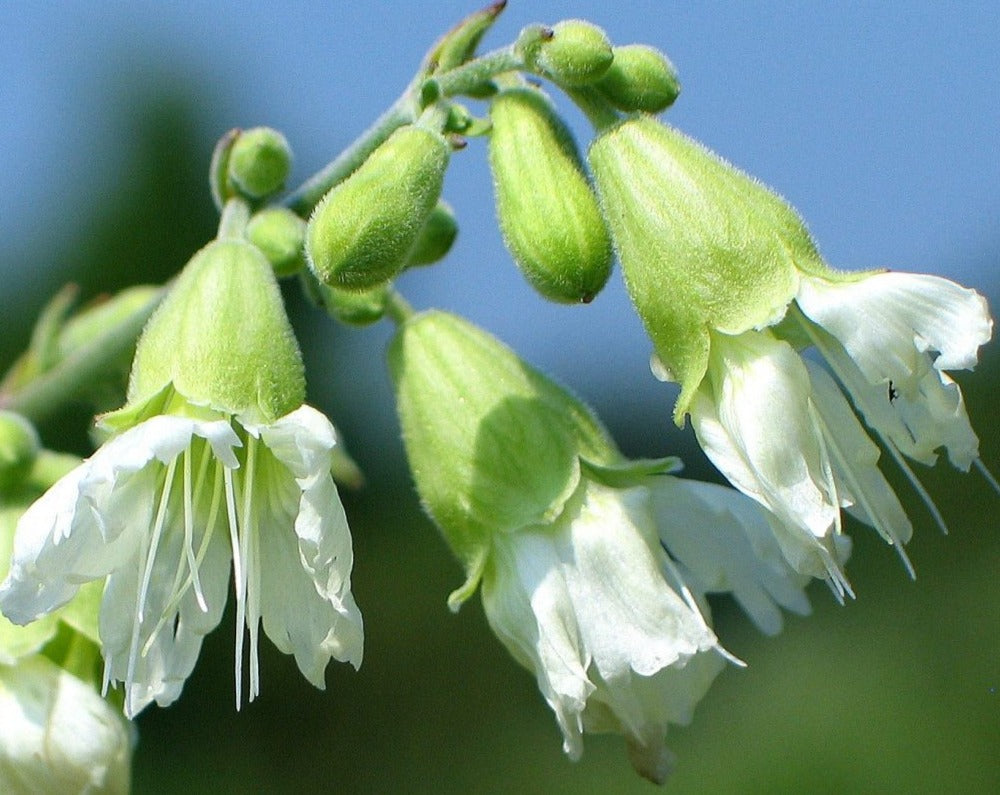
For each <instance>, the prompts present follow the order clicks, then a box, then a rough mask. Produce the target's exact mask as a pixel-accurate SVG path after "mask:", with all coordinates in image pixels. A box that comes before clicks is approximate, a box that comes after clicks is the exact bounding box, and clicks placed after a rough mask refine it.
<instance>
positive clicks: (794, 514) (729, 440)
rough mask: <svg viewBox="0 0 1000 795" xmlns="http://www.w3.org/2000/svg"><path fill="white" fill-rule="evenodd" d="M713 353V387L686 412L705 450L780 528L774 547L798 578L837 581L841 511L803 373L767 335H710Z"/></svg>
mask: <svg viewBox="0 0 1000 795" xmlns="http://www.w3.org/2000/svg"><path fill="white" fill-rule="evenodd" d="M712 351H713V352H712V361H711V364H710V366H709V378H708V379H706V380H709V379H710V383H705V384H702V386H701V387H700V388H699V390H698V392H697V393H696V394H695V397H694V399H693V400H692V402H691V406H690V412H691V424H692V425H693V427H694V430H695V434H696V435H697V437H698V441H699V443H700V444H701V447H702V449H703V450H704V451H705V453H706V455H707V456H708V457H709V459H711V461H712V463H713V464H715V466H716V467H718V469H719V470H720V471H721V472H722V473H723V474H724V475H725V476H726V477H727V478H728V479H729V481H730V482H731V483H732V484H733V485H734V486H736V487H737V488H738V489H739V490H740V491H742V492H743V493H744V494H747V495H748V496H750V497H753V498H754V499H755V500H757V501H758V502H759V503H761V504H762V505H763V506H764V507H765V508H767V509H768V510H770V511H771V512H772V513H773V514H774V515H775V516H776V517H777V518H778V519H779V520H780V523H781V525H782V526H783V527H784V528H785V531H784V532H782V533H780V534H779V536H778V542H779V544H780V545H781V548H782V551H783V552H784V554H785V557H786V558H787V559H788V561H789V563H791V564H792V566H793V567H794V568H795V570H796V571H798V572H800V573H803V574H808V575H810V576H815V577H827V576H831V577H834V578H838V577H839V574H838V568H837V563H836V554H835V549H834V542H833V536H834V535H835V534H836V533H837V531H838V529H839V511H840V506H839V500H838V499H837V495H836V491H835V484H834V482H833V473H832V470H831V466H830V461H829V457H828V455H827V452H826V448H825V443H824V440H823V437H822V433H821V431H820V429H819V428H818V427H817V424H816V421H815V417H814V416H813V408H812V406H811V405H810V389H811V387H810V383H809V375H808V372H807V371H806V368H805V365H804V364H803V363H802V360H801V359H800V358H799V356H798V354H796V353H795V351H794V350H793V349H792V347H791V346H790V345H789V344H788V343H786V342H784V341H781V340H777V339H775V338H774V337H773V336H771V335H770V334H769V333H767V332H748V333H746V334H742V335H740V336H738V337H727V336H723V335H715V336H713V339H712Z"/></svg>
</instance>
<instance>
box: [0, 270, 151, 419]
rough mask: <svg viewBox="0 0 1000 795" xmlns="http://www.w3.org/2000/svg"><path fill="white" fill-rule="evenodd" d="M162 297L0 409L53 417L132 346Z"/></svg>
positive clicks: (5, 399) (0, 400)
mask: <svg viewBox="0 0 1000 795" xmlns="http://www.w3.org/2000/svg"><path fill="white" fill-rule="evenodd" d="M165 293H166V289H165V288H164V289H163V290H160V291H158V292H157V293H156V295H154V296H153V298H151V299H150V300H149V301H148V302H147V303H146V304H144V305H143V306H142V307H141V308H140V309H138V310H137V311H136V312H134V313H132V314H131V315H129V316H128V317H126V318H125V319H124V320H122V321H121V322H120V323H119V324H118V325H116V326H113V327H111V328H109V329H108V330H107V331H105V332H104V333H103V334H101V335H100V336H98V337H96V338H95V339H93V340H91V341H90V342H89V343H87V344H86V345H83V346H82V347H80V348H79V349H78V350H76V351H74V352H73V353H72V354H70V355H69V356H67V357H66V358H65V359H63V360H62V361H61V362H59V364H57V365H56V366H55V367H53V368H52V369H51V370H49V371H48V372H46V373H43V374H42V375H40V376H38V377H37V378H34V379H32V380H31V381H29V382H28V383H27V384H26V385H25V386H24V388H23V389H20V390H18V391H17V392H15V393H14V394H7V395H0V408H3V409H9V410H10V411H16V412H18V413H19V414H22V415H24V416H25V417H27V418H28V419H29V420H31V421H32V422H36V423H37V422H41V421H43V420H44V419H46V418H47V417H49V416H50V415H51V414H54V413H55V412H56V411H58V410H59V409H60V408H62V407H63V406H65V405H66V403H67V401H69V400H71V399H72V398H73V397H75V396H76V395H77V394H79V392H80V391H81V390H82V389H83V388H84V387H85V386H87V385H88V384H90V382H91V381H93V379H94V377H95V376H96V375H99V374H101V373H103V372H104V371H106V370H107V368H108V367H109V366H110V365H111V364H112V363H113V362H115V361H116V360H117V359H118V358H119V357H121V356H122V354H124V353H125V352H126V351H127V350H128V349H129V348H130V347H132V346H133V345H135V341H136V339H138V337H139V334H140V333H141V332H142V328H143V326H145V325H146V321H147V320H148V319H149V316H150V315H152V314H153V310H154V309H156V307H157V305H158V304H159V303H160V301H161V300H162V298H163V296H164V294H165Z"/></svg>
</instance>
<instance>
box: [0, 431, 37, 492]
mask: <svg viewBox="0 0 1000 795" xmlns="http://www.w3.org/2000/svg"><path fill="white" fill-rule="evenodd" d="M40 449H41V442H40V441H39V439H38V431H36V430H35V426H34V425H32V424H31V423H30V422H28V420H26V419H25V418H24V417H22V416H21V415H20V414H15V413H14V412H12V411H0V493H3V492H6V491H7V490H9V489H11V488H13V487H14V486H17V485H18V484H19V483H21V481H23V480H24V479H25V478H26V477H27V476H28V473H30V472H31V467H32V466H33V465H34V463H35V458H36V457H37V456H38V451H39V450H40Z"/></svg>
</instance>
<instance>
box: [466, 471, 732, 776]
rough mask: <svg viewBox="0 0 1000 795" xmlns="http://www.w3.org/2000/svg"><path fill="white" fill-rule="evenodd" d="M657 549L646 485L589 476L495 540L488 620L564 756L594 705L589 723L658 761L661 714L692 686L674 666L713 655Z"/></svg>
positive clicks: (578, 743) (669, 716)
mask: <svg viewBox="0 0 1000 795" xmlns="http://www.w3.org/2000/svg"><path fill="white" fill-rule="evenodd" d="M662 555H663V553H662V550H660V549H659V547H658V544H657V541H656V538H655V530H654V529H653V527H652V521H651V516H650V513H649V506H648V494H647V492H646V490H645V489H643V488H637V489H630V490H626V491H621V490H615V489H610V488H607V487H604V486H601V485H598V484H596V483H593V482H589V481H584V482H583V483H582V484H581V486H580V489H579V490H578V492H577V494H576V495H575V496H574V497H573V498H572V499H571V500H570V501H569V503H567V506H566V510H565V512H564V514H563V515H562V516H561V517H560V518H559V519H558V520H557V522H556V523H555V524H554V525H552V526H541V527H537V528H526V529H523V530H520V531H518V532H516V533H511V534H509V535H507V534H500V535H497V536H496V537H495V539H494V549H493V552H492V555H491V560H490V562H489V564H488V566H487V568H486V571H485V572H484V576H483V586H482V587H483V590H482V593H483V604H484V607H485V610H486V616H487V619H488V620H489V622H490V625H491V627H492V628H493V630H494V632H496V634H497V636H498V637H499V638H500V639H501V640H502V641H503V642H504V644H505V645H506V646H507V647H508V649H510V651H511V653H512V654H513V655H514V656H515V657H516V658H517V659H518V660H519V661H520V662H522V664H524V665H525V666H526V667H528V668H529V669H531V670H533V671H534V672H535V674H536V677H537V678H538V684H539V689H540V690H541V691H542V693H543V695H544V696H545V698H546V700H547V701H548V702H549V705H550V706H551V707H552V709H553V711H554V712H555V713H556V717H557V719H558V721H559V724H560V728H561V729H562V730H563V736H564V749H565V750H566V752H567V753H568V754H570V756H572V757H576V756H578V755H579V753H580V751H581V749H582V737H581V732H582V729H583V724H584V722H585V721H587V720H590V718H587V717H586V716H587V714H588V712H587V711H588V710H589V709H590V705H591V704H594V705H595V706H594V717H593V725H594V726H600V727H601V729H600V730H607V731H611V730H614V731H621V732H623V733H624V734H625V735H626V736H627V737H629V738H631V741H635V742H638V743H639V744H640V745H642V746H643V747H646V746H649V747H650V751H649V756H650V758H651V759H652V758H656V759H660V758H661V757H662V754H660V752H661V751H662V750H663V738H664V736H665V734H666V730H667V723H668V721H670V722H679V721H683V720H686V719H687V717H688V716H689V712H690V708H691V707H692V706H693V704H694V702H695V701H696V700H697V698H700V695H701V692H703V691H699V692H698V693H697V694H694V693H689V692H688V691H687V690H686V689H685V688H684V687H681V688H680V691H681V692H680V693H678V691H677V688H678V682H679V681H682V680H683V677H682V678H681V679H680V680H675V679H674V678H673V674H675V673H676V672H677V671H679V670H681V669H683V668H684V666H685V665H686V664H688V662H689V661H690V660H691V659H692V658H693V657H695V656H696V655H700V654H703V653H706V654H710V655H712V656H715V650H717V649H718V642H717V640H716V638H715V635H714V634H713V633H712V631H711V630H710V629H709V628H708V626H707V625H706V624H705V622H704V620H703V618H702V617H701V615H700V614H698V613H696V612H695V611H694V610H692V609H691V607H690V606H689V605H688V604H687V603H686V602H685V601H684V599H682V598H681V596H679V595H678V594H677V593H675V592H674V591H673V590H672V589H671V588H670V587H669V586H668V585H667V583H666V581H665V580H664V578H663V574H662V572H661V562H662V560H663V558H662ZM650 678H652V679H653V681H654V682H655V684H654V685H653V686H652V691H651V692H647V693H645V694H644V695H643V697H641V698H640V697H637V694H636V693H635V692H634V691H633V688H634V687H635V686H636V683H637V682H645V681H647V680H649V679H650ZM595 699H596V700H595ZM600 704H603V705H605V707H604V708H601V707H600V706H598V705H600ZM602 709H603V710H604V711H602ZM609 716H610V717H609ZM647 761H648V760H647ZM652 767H656V765H655V764H654V765H652Z"/></svg>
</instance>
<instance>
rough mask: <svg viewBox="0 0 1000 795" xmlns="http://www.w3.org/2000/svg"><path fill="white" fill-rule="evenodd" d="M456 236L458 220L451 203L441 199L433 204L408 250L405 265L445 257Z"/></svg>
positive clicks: (428, 263)
mask: <svg viewBox="0 0 1000 795" xmlns="http://www.w3.org/2000/svg"><path fill="white" fill-rule="evenodd" d="M457 236H458V221H456V220H455V213H454V211H453V210H452V209H451V205H450V204H448V202H446V201H444V200H443V199H442V200H440V201H438V203H437V204H436V205H434V209H433V210H431V214H430V217H428V219H427V223H425V224H424V228H423V229H421V230H420V236H419V237H418V238H417V242H416V243H414V245H413V248H412V249H411V250H410V254H409V257H408V258H407V260H406V265H407V267H411V268H412V267H415V266H417V265H431V264H433V263H435V262H438V261H439V260H442V259H444V258H445V256H446V255H447V253H448V252H449V251H450V250H451V246H452V243H454V242H455V238H456V237H457Z"/></svg>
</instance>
